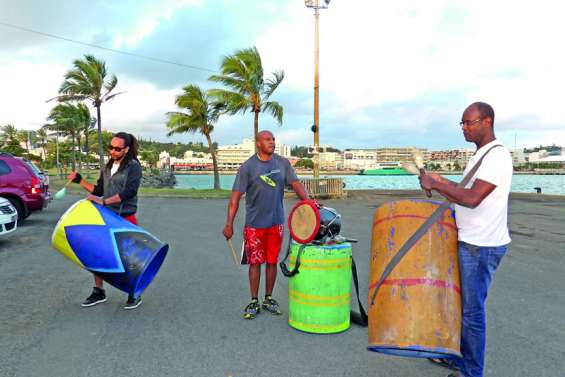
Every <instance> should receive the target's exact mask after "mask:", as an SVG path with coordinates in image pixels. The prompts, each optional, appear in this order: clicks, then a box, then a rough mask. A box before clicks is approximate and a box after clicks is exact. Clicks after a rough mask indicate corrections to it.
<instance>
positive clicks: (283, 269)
mask: <svg viewBox="0 0 565 377" xmlns="http://www.w3.org/2000/svg"><path fill="white" fill-rule="evenodd" d="M291 243H292V238H291V236H290V235H289V236H288V247H287V248H286V255H285V256H284V259H283V260H282V261H281V262H280V263H279V267H280V268H281V272H282V273H283V275H284V276H286V277H287V278H290V277H293V276H294V275H296V274H297V273H299V272H300V271H299V270H298V268H299V267H300V257H301V255H302V252H303V251H304V249H305V248H306V246H307V245H300V247H299V248H298V253H297V255H296V263H294V268H293V269H292V271H290V270H289V269H288V267H287V266H286V263H285V262H286V260H287V259H288V257H289V256H290V247H291Z"/></svg>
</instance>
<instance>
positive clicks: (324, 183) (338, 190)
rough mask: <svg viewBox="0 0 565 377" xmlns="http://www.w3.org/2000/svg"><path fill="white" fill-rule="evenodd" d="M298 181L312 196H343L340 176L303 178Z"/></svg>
mask: <svg viewBox="0 0 565 377" xmlns="http://www.w3.org/2000/svg"><path fill="white" fill-rule="evenodd" d="M300 182H301V183H302V184H303V185H304V188H306V191H307V192H308V193H309V194H310V196H311V197H312V198H336V199H337V198H343V197H345V190H344V183H343V179H342V178H319V179H315V178H303V179H301V180H300Z"/></svg>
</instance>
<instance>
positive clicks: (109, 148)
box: [108, 145, 127, 152]
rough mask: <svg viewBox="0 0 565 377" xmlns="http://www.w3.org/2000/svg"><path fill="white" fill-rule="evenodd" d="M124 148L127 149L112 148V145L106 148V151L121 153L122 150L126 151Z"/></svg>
mask: <svg viewBox="0 0 565 377" xmlns="http://www.w3.org/2000/svg"><path fill="white" fill-rule="evenodd" d="M126 148H127V147H123V148H120V147H114V146H113V145H110V146H109V147H108V150H109V151H116V152H121V151H123V150H124V149H126Z"/></svg>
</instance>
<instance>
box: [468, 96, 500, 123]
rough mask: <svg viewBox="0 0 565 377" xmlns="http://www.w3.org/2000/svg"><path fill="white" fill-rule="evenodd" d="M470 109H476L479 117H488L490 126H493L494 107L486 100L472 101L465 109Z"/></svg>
mask: <svg viewBox="0 0 565 377" xmlns="http://www.w3.org/2000/svg"><path fill="white" fill-rule="evenodd" d="M471 109H474V110H477V111H478V113H479V116H480V117H481V119H488V118H490V126H491V127H494V109H493V108H492V106H491V105H489V104H488V103H486V102H474V103H472V104H470V105H469V106H468V107H467V109H466V110H465V111H467V110H471Z"/></svg>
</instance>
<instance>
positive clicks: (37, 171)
mask: <svg viewBox="0 0 565 377" xmlns="http://www.w3.org/2000/svg"><path fill="white" fill-rule="evenodd" d="M21 160H22V161H23V162H25V163H26V164H27V165H28V166H29V167H30V168H31V170H33V172H34V173H35V175H37V176H38V177H39V178H40V179H41V182H43V186H44V187H45V194H46V199H47V202H51V200H53V195H52V194H51V192H50V191H49V175H48V174H45V172H44V171H43V170H41V169H40V168H38V167H37V165H35V164H34V163H33V162H31V161H30V160H27V159H25V158H21Z"/></svg>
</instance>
